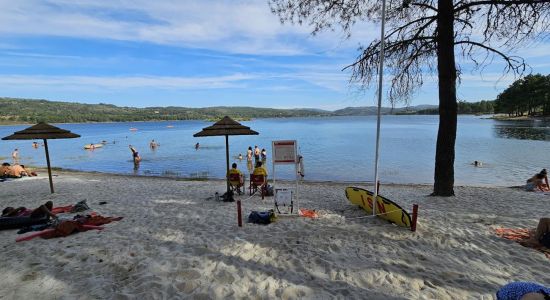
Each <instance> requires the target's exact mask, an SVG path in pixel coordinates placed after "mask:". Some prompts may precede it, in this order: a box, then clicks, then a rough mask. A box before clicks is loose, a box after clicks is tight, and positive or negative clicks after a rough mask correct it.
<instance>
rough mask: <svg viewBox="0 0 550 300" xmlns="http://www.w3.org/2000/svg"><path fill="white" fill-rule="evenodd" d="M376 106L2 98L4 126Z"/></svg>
mask: <svg viewBox="0 0 550 300" xmlns="http://www.w3.org/2000/svg"><path fill="white" fill-rule="evenodd" d="M376 111H377V109H376V107H375V106H369V107H367V106H364V107H347V108H344V109H339V110H335V111H327V110H321V109H313V108H299V109H274V108H257V107H229V106H228V107H206V108H188V107H174V106H169V107H146V108H135V107H118V106H115V105H112V104H103V103H100V104H82V103H72V102H59V101H48V100H38V99H20V98H5V97H0V124H21V123H37V122H49V123H84V122H130V121H174V120H218V119H220V118H221V117H223V116H225V115H227V116H231V117H232V118H235V119H237V120H241V121H243V120H250V119H252V118H288V117H330V116H366V115H375V114H376ZM459 112H460V113H466V114H481V113H493V101H481V102H476V103H468V102H460V103H459ZM382 113H383V114H397V115H399V114H432V113H437V106H436V105H418V106H410V107H405V108H393V109H392V108H388V107H384V108H382Z"/></svg>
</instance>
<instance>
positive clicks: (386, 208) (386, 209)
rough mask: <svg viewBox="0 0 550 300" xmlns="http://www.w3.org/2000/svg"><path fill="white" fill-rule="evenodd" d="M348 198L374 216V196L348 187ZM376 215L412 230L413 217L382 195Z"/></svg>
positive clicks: (363, 190) (379, 197)
mask: <svg viewBox="0 0 550 300" xmlns="http://www.w3.org/2000/svg"><path fill="white" fill-rule="evenodd" d="M346 197H347V198H348V200H349V201H350V202H351V203H353V204H356V205H359V206H361V207H362V208H363V209H364V210H366V211H367V213H369V214H372V203H373V198H374V194H373V193H372V192H371V191H367V190H365V189H362V188H357V187H347V188H346ZM376 214H380V215H378V217H380V218H382V219H384V220H387V221H390V222H392V223H394V224H396V225H399V226H403V227H407V228H411V216H410V215H409V213H408V212H407V211H406V210H404V209H403V208H401V206H399V205H398V204H397V203H395V202H393V201H391V200H389V199H386V198H384V197H382V196H380V195H378V196H377V197H376Z"/></svg>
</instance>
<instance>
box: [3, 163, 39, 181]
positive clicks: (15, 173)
mask: <svg viewBox="0 0 550 300" xmlns="http://www.w3.org/2000/svg"><path fill="white" fill-rule="evenodd" d="M5 175H6V176H7V177H11V178H21V177H23V176H36V173H34V172H30V171H29V170H27V169H26V168H25V165H13V166H9V167H8V169H7V171H6V172H5Z"/></svg>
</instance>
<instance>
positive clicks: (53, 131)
mask: <svg viewBox="0 0 550 300" xmlns="http://www.w3.org/2000/svg"><path fill="white" fill-rule="evenodd" d="M78 137H80V135H78V134H74V133H72V132H70V131H68V130H65V129H61V128H57V127H55V126H52V125H50V124H46V123H42V122H41V123H38V124H36V125H34V126H31V127H29V128H27V129H24V130H21V131H16V132H15V133H14V134H12V135H10V136H7V137H4V138H2V139H3V140H38V139H42V140H44V148H45V149H46V163H47V164H48V177H49V178H50V191H51V192H52V194H53V182H52V168H51V166H50V153H49V152H48V139H72V138H78Z"/></svg>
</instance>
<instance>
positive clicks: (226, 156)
mask: <svg viewBox="0 0 550 300" xmlns="http://www.w3.org/2000/svg"><path fill="white" fill-rule="evenodd" d="M225 162H226V172H225V183H226V184H227V194H226V196H227V197H229V190H230V189H229V137H228V135H227V134H226V135H225Z"/></svg>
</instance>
